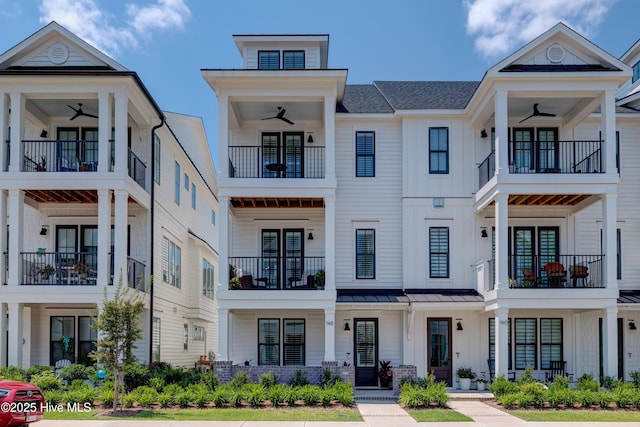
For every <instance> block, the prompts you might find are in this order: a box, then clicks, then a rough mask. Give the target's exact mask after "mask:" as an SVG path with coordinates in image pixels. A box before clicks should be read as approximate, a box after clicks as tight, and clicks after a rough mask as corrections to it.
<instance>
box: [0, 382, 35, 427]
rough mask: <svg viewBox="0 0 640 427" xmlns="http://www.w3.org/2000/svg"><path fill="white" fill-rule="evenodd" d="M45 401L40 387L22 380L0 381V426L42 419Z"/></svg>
mask: <svg viewBox="0 0 640 427" xmlns="http://www.w3.org/2000/svg"><path fill="white" fill-rule="evenodd" d="M44 408H45V402H44V396H43V395H42V392H41V391H40V389H39V388H38V387H36V386H34V385H33V384H29V383H24V382H21V381H9V380H1V381H0V427H11V426H21V425H24V424H28V423H33V422H36V421H40V420H42V414H43V412H44Z"/></svg>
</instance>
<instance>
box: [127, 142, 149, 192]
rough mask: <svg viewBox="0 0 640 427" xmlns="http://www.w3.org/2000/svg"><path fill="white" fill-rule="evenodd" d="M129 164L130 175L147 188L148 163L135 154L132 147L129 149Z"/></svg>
mask: <svg viewBox="0 0 640 427" xmlns="http://www.w3.org/2000/svg"><path fill="white" fill-rule="evenodd" d="M127 166H128V169H129V176H130V177H131V178H132V179H133V180H134V181H135V182H137V183H138V185H139V186H140V187H142V188H145V176H146V174H147V165H146V164H145V163H144V162H143V161H142V160H140V158H139V157H138V156H136V155H135V153H134V152H133V151H131V148H129V151H128V158H127Z"/></svg>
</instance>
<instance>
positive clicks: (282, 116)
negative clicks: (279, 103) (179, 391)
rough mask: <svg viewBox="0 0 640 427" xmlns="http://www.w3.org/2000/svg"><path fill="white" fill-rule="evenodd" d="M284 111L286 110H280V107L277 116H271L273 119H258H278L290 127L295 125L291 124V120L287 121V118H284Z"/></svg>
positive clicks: (268, 118)
mask: <svg viewBox="0 0 640 427" xmlns="http://www.w3.org/2000/svg"><path fill="white" fill-rule="evenodd" d="M286 111H287V110H285V109H284V108H282V107H278V114H276V115H275V116H273V117H264V118H262V119H260V120H271V119H280V120H282V121H283V122H287V123H289V124H290V125H293V124H295V123H293V122H292V121H291V120H289V119H287V118H286V117H285V116H284V113H285V112H286Z"/></svg>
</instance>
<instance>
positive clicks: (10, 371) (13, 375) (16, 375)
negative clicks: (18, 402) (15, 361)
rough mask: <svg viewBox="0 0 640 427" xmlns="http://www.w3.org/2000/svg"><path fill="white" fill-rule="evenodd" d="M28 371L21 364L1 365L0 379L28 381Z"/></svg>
mask: <svg viewBox="0 0 640 427" xmlns="http://www.w3.org/2000/svg"><path fill="white" fill-rule="evenodd" d="M26 376H27V371H26V370H25V369H24V368H22V367H20V366H7V367H3V366H0V379H4V380H14V381H26V380H27V378H26Z"/></svg>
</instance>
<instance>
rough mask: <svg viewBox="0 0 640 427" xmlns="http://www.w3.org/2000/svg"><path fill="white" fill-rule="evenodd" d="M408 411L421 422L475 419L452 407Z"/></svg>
mask: <svg viewBox="0 0 640 427" xmlns="http://www.w3.org/2000/svg"><path fill="white" fill-rule="evenodd" d="M407 412H408V413H409V415H411V416H412V417H413V418H414V419H415V420H416V421H418V422H419V423H425V422H426V423H433V422H443V421H445V422H446V421H473V420H472V419H471V418H469V417H467V416H466V415H462V414H461V413H460V412H456V411H454V410H452V409H409V410H407Z"/></svg>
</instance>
